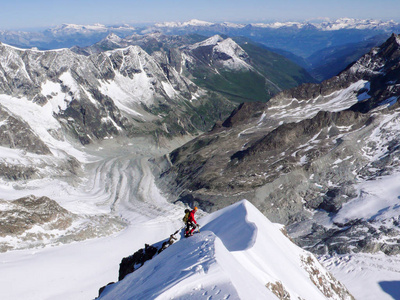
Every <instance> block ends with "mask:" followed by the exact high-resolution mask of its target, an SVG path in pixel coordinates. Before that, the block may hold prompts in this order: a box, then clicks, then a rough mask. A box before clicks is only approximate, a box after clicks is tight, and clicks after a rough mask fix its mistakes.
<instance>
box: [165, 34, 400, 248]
mask: <svg viewBox="0 0 400 300" xmlns="http://www.w3.org/2000/svg"><path fill="white" fill-rule="evenodd" d="M399 66H400V38H399V37H398V36H397V35H392V36H391V37H390V39H388V40H387V41H386V42H385V43H384V44H382V45H381V46H380V47H377V48H373V49H372V50H371V51H370V52H368V53H367V54H365V55H364V56H363V57H362V58H360V59H359V60H358V61H357V62H355V63H354V64H353V65H351V66H349V68H348V69H346V70H344V71H343V72H341V73H340V74H339V75H338V76H335V77H333V78H331V79H329V80H326V81H324V82H322V83H321V84H304V85H301V86H299V87H297V88H294V89H291V90H287V91H284V92H282V93H280V94H278V95H277V96H275V97H274V98H272V99H271V100H270V101H269V102H268V103H266V104H262V103H252V104H243V105H242V106H240V107H239V108H238V109H237V110H235V112H234V113H232V115H231V116H230V117H229V118H228V119H227V120H225V121H224V122H223V123H219V124H216V126H215V127H214V129H213V130H212V131H210V132H208V133H206V134H204V135H202V136H199V137H198V138H196V139H194V140H192V141H190V142H189V143H187V144H185V145H183V146H182V147H180V148H178V149H176V150H175V151H173V152H171V153H170V155H169V156H168V162H169V164H168V165H167V164H165V165H164V167H163V169H162V172H161V173H160V178H159V186H160V187H161V188H163V189H164V190H165V191H168V193H171V194H172V195H173V196H172V197H173V198H174V199H177V198H178V199H179V201H182V202H185V203H189V204H191V205H199V206H201V207H202V208H203V209H205V210H207V211H214V210H218V209H219V208H221V207H224V206H227V205H229V204H231V203H234V202H236V201H238V200H239V199H243V198H246V199H248V200H250V201H251V202H253V203H254V204H255V205H256V206H257V207H258V208H259V209H260V210H261V211H262V212H263V213H264V214H265V215H266V216H268V217H269V218H270V219H271V220H273V221H276V222H280V223H283V224H287V225H289V228H290V233H291V235H292V236H293V237H294V238H295V239H296V241H297V242H298V243H299V244H300V245H302V246H303V247H306V248H308V249H311V250H312V251H314V252H317V253H325V252H330V253H332V252H336V253H349V252H350V251H366V252H375V251H379V250H380V251H384V252H385V253H388V254H396V253H399V247H398V245H397V244H396V243H395V242H394V240H393V238H392V237H393V236H396V235H398V234H399V231H398V228H397V227H396V226H397V225H396V224H398V221H399V220H398V211H397V210H398V208H397V204H396V203H397V201H398V199H397V196H395V197H394V196H393V195H397V194H396V193H397V189H396V188H395V187H394V186H393V187H390V186H388V191H387V193H386V194H385V196H383V197H385V200H382V199H381V196H380V195H379V193H378V194H375V192H371V193H372V194H371V195H369V196H366V194H365V192H364V191H370V190H371V191H372V190H373V191H375V190H376V189H378V187H380V186H381V178H386V179H385V180H386V181H387V182H391V181H395V180H397V178H398V174H400V164H399V161H398V159H397V158H396V157H397V156H398V154H399V149H400V148H399V147H398V146H399V145H398V138H397V137H398V135H399V130H398V126H397V125H396V124H397V123H396V122H397V120H398V118H399V104H398V99H399V97H400V89H399V88H398V83H399V82H398V78H399V77H398V75H399V72H400V68H399ZM159 164H160V165H161V164H162V162H159ZM382 182H383V180H382ZM361 186H362V187H361ZM389 195H391V196H389ZM386 196H387V197H386ZM365 198H366V199H368V201H369V202H368V203H369V205H370V206H368V207H371V210H369V209H366V210H363V209H361V208H360V207H358V206H357V204H359V205H360V206H362V205H364V204H365V201H367V200H364V199H365ZM352 201H353V202H352ZM382 201H383V202H382ZM349 203H353V204H352V205H350V204H349ZM347 205H349V206H350V207H352V208H353V210H351V211H350V210H349V209H344V208H345V207H346V206H347ZM375 207H377V208H376V209H377V210H379V209H384V207H386V208H387V210H383V211H380V210H379V211H377V210H374V209H373V208H375ZM380 226H381V227H380ZM371 228H375V229H374V232H375V234H374V235H373V236H371V235H369V234H367V232H369V230H372V229H371ZM378 228H379V229H378Z"/></svg>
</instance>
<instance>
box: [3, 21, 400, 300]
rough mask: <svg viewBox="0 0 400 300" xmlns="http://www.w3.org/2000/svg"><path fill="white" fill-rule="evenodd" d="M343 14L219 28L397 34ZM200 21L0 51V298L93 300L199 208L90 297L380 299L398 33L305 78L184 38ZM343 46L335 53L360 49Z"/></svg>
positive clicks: (392, 282) (388, 222)
mask: <svg viewBox="0 0 400 300" xmlns="http://www.w3.org/2000/svg"><path fill="white" fill-rule="evenodd" d="M346 22H347V24H348V25H346V26H348V28H347V29H343V28H342V27H343V26H342V25H341V24H342V23H338V24H336V25H335V26H334V25H331V26H330V27H329V26H327V27H325V28H324V29H321V28H318V27H317V26H311V25H307V26H301V25H299V24H297V23H296V24H291V25H289V24H286V25H282V24H275V25H273V26H272V25H271V26H261V25H259V24H258V25H254V26H253V25H251V26H244V27H241V26H238V25H235V26H234V25H232V24H225V25H226V27H229V28H236V29H235V30H241V29H243V30H245V28H246V27H248V28H247V29H248V30H250V31H251V30H255V29H257V30H260V31H263V30H267V31H268V30H271V31H272V30H277V29H282V30H286V31H287V32H291V31H293V32H298V30H311V31H312V32H313V34H314V33H315V32H319V33H322V34H325V33H329V34H333V32H335V33H337V34H339V33H338V32H337V31H341V34H342V33H344V31H346V30H350V33H351V34H350V37H352V36H353V34H354V35H358V34H359V33H360V32H359V31H358V30H361V31H363V30H367V31H368V30H371V31H370V33H371V34H373V37H372V36H371V37H372V40H371V41H367V42H366V44H363V45H362V47H364V48H363V49H364V50H363V51H366V50H365V49H366V48H367V47H369V46H373V45H374V44H375V43H378V41H379V40H380V38H382V37H383V36H384V35H385V34H387V31H385V30H387V29H384V28H392V29H393V28H394V26H396V25H395V24H394V23H388V24H383V23H376V22H373V21H369V22H364V25H363V26H365V27H366V28H364V29H359V28H356V27H358V26H359V25H360V24H361V23H362V22H357V24H358V25H355V23H354V22H352V21H351V20H348V21H345V22H344V23H346ZM353 23H354V24H353ZM351 24H352V25H351ZM167 25H168V26H167ZM281 25H282V26H281ZM351 26H353V27H352V28H350V27H351ZM371 26H372V27H371ZM373 26H375V27H373ZM385 26H389V27H385ZM390 26H391V27H390ZM195 27H196V28H197V29H196V28H195ZM214 27H215V24H207V23H204V22H198V21H192V22H189V23H188V24H178V25H176V24H164V25H163V26H160V25H157V28H165V30H166V32H164V33H163V32H153V28H150V27H149V28H146V29H141V30H148V31H150V32H149V33H146V34H144V32H142V31H141V32H136V33H132V32H130V33H129V34H127V33H128V32H127V31H126V32H125V34H126V35H122V34H121V36H118V35H117V34H114V33H110V32H108V31H107V30H105V31H107V32H103V31H104V27H103V26H101V25H96V26H94V27H93V28H92V27H90V28H81V27H79V26H69V30H72V31H74V33H73V34H76V32H82V30H84V32H85V34H87V35H88V36H91V32H92V31H95V30H98V31H100V32H101V34H105V37H104V38H103V39H102V40H98V41H97V42H96V43H95V44H93V45H90V46H89V45H84V44H81V45H77V46H75V47H71V48H70V49H54V50H46V51H44V50H38V49H21V48H17V47H15V46H10V45H7V44H0V129H1V130H0V153H1V157H0V175H1V176H0V198H1V200H0V208H1V211H0V252H1V254H0V255H1V258H2V264H3V266H4V268H2V269H1V270H0V276H1V277H2V278H3V280H2V283H1V288H2V290H3V291H4V294H5V295H6V297H8V298H10V299H26V298H27V297H28V298H30V299H43V298H65V299H70V298H74V299H81V298H82V299H87V298H89V297H92V298H93V297H94V292H96V293H97V290H98V288H99V287H100V286H101V285H104V284H105V283H107V282H111V281H115V279H114V277H115V275H116V274H117V271H116V268H118V263H119V262H120V261H121V258H122V257H124V256H126V255H130V254H132V253H135V251H137V249H140V247H142V246H143V244H145V243H146V244H147V243H150V244H156V243H157V242H160V240H165V239H166V238H167V237H168V236H169V235H170V234H171V233H172V232H176V231H177V230H178V232H179V229H180V228H181V227H182V222H181V219H182V214H183V211H184V208H187V207H189V206H190V207H193V206H198V207H200V210H199V216H198V217H199V220H201V225H203V226H202V229H201V233H200V234H198V235H197V236H196V235H195V236H194V237H193V239H187V240H182V241H179V242H177V243H176V244H175V245H171V247H170V248H167V250H165V251H164V252H163V253H160V255H159V256H158V255H157V256H156V257H155V258H154V260H152V261H149V262H146V264H144V265H143V267H141V268H140V269H139V270H138V271H135V272H134V273H133V274H131V275H128V276H127V277H126V280H125V279H124V280H125V281H120V282H118V283H116V284H114V285H110V286H109V287H107V288H106V289H105V294H104V295H103V296H101V297H105V298H106V297H110V298H113V297H114V298H115V297H117V296H116V295H118V297H121V298H122V299H123V298H124V297H126V298H129V297H131V298H132V297H133V296H132V295H137V294H135V293H143V295H155V294H157V295H159V296H160V297H164V296H165V297H173V296H176V297H177V298H179V297H181V299H184V298H187V297H188V295H196V296H198V297H199V298H202V297H203V298H206V299H207V298H208V297H211V296H212V297H214V296H215V297H216V298H218V297H225V296H226V297H228V296H229V295H230V297H231V298H243V299H245V298H246V297H249V298H250V297H253V298H254V297H257V296H259V295H263V296H265V297H269V298H271V299H274V298H277V297H278V298H280V299H287V298H288V297H289V296H290V297H291V298H293V297H303V298H306V299H308V298H312V299H313V298H321V299H326V298H327V299H347V298H349V299H351V295H350V293H351V294H353V295H354V297H356V298H357V299H358V298H359V299H367V298H368V297H373V299H377V298H379V299H387V297H395V296H396V293H397V292H396V291H398V290H399V289H398V284H397V283H398V280H397V278H398V273H399V272H400V271H399V270H398V269H397V268H396V266H395V263H394V262H397V261H398V260H397V259H396V255H397V254H398V253H399V249H400V248H399V246H398V235H399V228H398V227H399V222H400V219H399V213H398V212H399V206H398V199H399V197H400V190H399V188H398V179H399V174H400V172H399V171H400V168H399V166H400V165H399V159H398V151H399V149H400V148H399V142H398V140H399V138H398V136H399V130H398V128H399V126H398V118H399V104H398V97H399V96H400V94H399V92H400V89H399V82H398V78H399V76H398V75H399V66H400V37H399V36H398V35H396V34H392V35H391V36H390V37H389V39H387V40H385V41H384V42H383V43H382V44H380V45H379V46H378V47H373V48H372V49H369V50H368V51H367V53H366V54H364V55H362V54H361V52H359V55H362V56H361V57H360V58H359V59H356V57H355V56H354V59H356V60H355V61H353V62H352V63H350V64H349V65H348V66H347V67H346V68H345V69H343V70H342V71H341V72H340V73H339V74H338V75H336V76H333V77H332V78H330V79H327V80H325V81H322V82H321V83H316V82H315V81H314V80H313V78H312V77H311V76H309V74H308V73H307V72H306V71H305V70H304V69H303V68H301V67H299V66H298V65H296V64H294V63H293V62H291V61H289V60H288V59H286V58H284V57H283V56H282V55H279V54H277V53H273V52H271V51H270V49H271V48H267V47H265V45H262V44H260V43H256V42H254V41H253V40H250V39H248V38H247V37H245V36H244V37H243V36H241V37H228V36H226V35H224V34H211V33H212V32H208V33H209V37H204V36H203V34H206V33H207V32H206V31H205V32H201V34H202V35H199V34H198V33H199V32H198V31H197V30H198V28H203V29H204V28H214ZM274 27H275V28H274ZM99 28H100V29H99ZM101 28H103V29H101ZM124 28H125V27H124ZM171 28H172V29H173V30H179V31H181V30H184V29H185V30H186V29H187V28H191V30H192V29H193V30H192V31H193V32H192V33H190V34H187V33H188V32H186V31H185V32H184V33H185V34H183V35H170V33H172V31H170V30H172V29H171ZM174 28H175V29H174ZM307 28H308V29H307ZM335 28H336V29H338V30H333V29H335ZM339 28H342V29H339ZM195 29H196V30H195ZM247 29H246V30H247ZM123 30H124V29H123ZM127 30H128V31H129V30H131V29H127ZM135 30H137V29H136V28H135ZM206 30H210V29H206ZM342 30H344V31H342ZM381 30H382V31H384V33H383V35H381V36H379V37H378V36H377V35H376V34H377V33H379V32H381ZM75 31H76V32H75ZM367 31H365V32H364V33H362V34H365V36H367V35H368V34H366V32H367ZM378 31H379V32H378ZM62 32H63V28H60V31H59V32H57V34H59V35H60V36H62V34H63V33H62ZM346 32H347V31H346ZM138 33H140V34H138ZM166 33H168V34H166ZM193 33H196V34H193ZM347 33H348V32H347ZM381 33H382V32H381ZM54 34H56V33H54ZM225 34H226V33H225ZM296 34H297V33H296ZM207 35H208V34H207ZM325 37H326V36H325ZM330 37H331V38H332V37H333V36H330ZM336 37H337V40H335V38H333V40H334V41H336V42H335V43H337V44H336V45H338V43H339V42H338V41H339V40H340V39H341V38H343V36H342V37H340V38H339V36H336ZM305 39H306V38H305ZM306 40H307V39H306ZM345 40H346V41H347V42H346V43H347V46H344V47H343V52H340V51H339V52H338V53H339V54H338V56H337V57H340V56H341V55H342V56H341V57H348V56H349V55H353V54H352V53H353V51H356V50H357V49H356V50H354V48H358V47H359V46H360V44H358V43H356V44H354V45H356V46H354V47H353V48H352V49H353V50H351V47H350V44H348V39H343V41H345ZM258 42H260V41H258ZM347 47H349V48H347ZM321 49H323V47H322V48H321ZM335 49H338V48H335ZM313 50H315V49H313ZM357 51H358V50H357ZM283 52H284V51H283ZM283 52H282V53H283ZM288 55H289V54H288ZM292 57H294V56H293V55H292ZM321 57H326V56H324V54H323V51H322V52H321ZM317 60H319V59H318V58H316V61H317ZM243 199H247V200H243ZM264 216H266V217H267V218H268V219H269V220H270V221H269V220H267V219H266V218H265V217H264ZM202 217H204V218H202ZM271 222H274V223H279V224H281V225H277V224H274V223H271ZM277 227H278V228H279V229H281V232H279V230H278V229H277ZM203 229H204V230H203ZM282 232H283V233H286V232H287V236H288V237H290V239H291V240H292V241H293V242H294V243H295V244H296V245H295V244H294V243H292V242H290V241H289V240H288V239H287V237H285V236H284V235H283V234H282ZM299 247H301V248H303V249H300V248H299ZM15 250H19V251H15ZM266 251H267V252H266ZM268 251H270V252H268ZM308 251H309V252H308ZM310 252H311V253H313V254H314V255H318V256H317V257H318V259H319V261H320V262H323V263H324V265H325V267H326V268H328V269H330V270H332V273H335V274H334V275H335V277H337V278H338V279H339V280H344V281H343V282H344V283H345V284H346V285H348V288H349V291H350V292H348V291H347V290H346V289H345V288H344V287H343V286H342V284H340V283H339V282H338V281H337V280H336V279H334V278H333V276H332V275H330V274H329V273H328V272H327V271H326V269H324V268H323V267H322V266H321V265H319V263H318V262H317V260H316V259H315V258H314V256H313V254H311V253H310ZM266 253H267V254H268V253H269V255H267V254H266ZM184 254H186V255H184ZM190 255H193V256H190ZM163 257H164V258H165V259H166V260H164V259H163ZM185 257H189V258H188V259H185ZM302 257H303V258H304V257H306V258H305V259H302ZM171 262H175V264H174V266H176V265H178V268H177V269H176V268H174V266H172V265H171ZM282 265H283V266H284V268H283V267H282ZM366 266H367V267H366ZM39 268H40V270H41V271H40V276H36V275H35V274H36V272H37V270H38V269H39ZM21 270H23V272H21ZM60 270H63V271H62V272H60ZM157 270H159V271H160V273H159V275H158V276H154V275H155V274H156V273H157ZM383 270H384V271H383ZM136 272H138V273H136ZM237 274H239V275H240V274H246V275H245V276H244V277H241V275H240V276H239V275H237ZM293 274H298V276H294V275H293ZM371 274H373V276H372V275H371ZM213 275H215V276H216V277H218V278H222V279H221V281H218V282H216V280H214V277H213ZM252 276H253V277H254V278H253V277H252ZM161 279H163V280H161ZM296 279H297V280H299V281H296ZM159 280H161V281H159ZM396 280H397V281H396ZM137 281H139V282H140V283H141V284H140V285H139V286H135V282H137ZM16 282H17V283H21V284H20V286H21V287H20V288H19V289H13V288H11V287H13V286H15V283H16ZM49 282H51V283H52V284H51V285H49ZM165 282H168V283H169V284H168V285H166V286H162V284H163V283H165ZM181 283H182V284H181ZM183 283H185V284H187V286H188V287H189V288H188V289H185V287H184V285H185V284H183ZM366 283H367V284H366ZM248 285H250V286H251V287H252V288H249V286H248ZM132 286H134V288H131V287H132ZM185 286H186V285H185ZM365 286H368V288H366V287H365ZM217 287H218V288H217ZM339 287H340V288H339ZM142 288H143V290H141V289H142ZM217 293H221V294H222V295H223V296H221V295H219V294H217ZM27 295H28V296H27ZM107 295H108V296H107ZM218 295H219V296H218ZM317 295H318V296H317ZM338 295H339V296H338ZM314 296H315V297H314ZM135 297H136V296H135ZM215 297H214V298H215ZM385 297H386V298H385Z"/></svg>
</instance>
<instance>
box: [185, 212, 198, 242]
mask: <svg viewBox="0 0 400 300" xmlns="http://www.w3.org/2000/svg"><path fill="white" fill-rule="evenodd" d="M196 211H197V207H196V206H195V207H194V208H193V210H191V211H190V212H189V213H188V215H187V221H186V230H185V237H189V236H192V235H193V231H194V230H195V229H196V226H197V227H200V225H199V224H197V222H196V219H195V218H194V214H195V213H196ZM185 218H186V215H185Z"/></svg>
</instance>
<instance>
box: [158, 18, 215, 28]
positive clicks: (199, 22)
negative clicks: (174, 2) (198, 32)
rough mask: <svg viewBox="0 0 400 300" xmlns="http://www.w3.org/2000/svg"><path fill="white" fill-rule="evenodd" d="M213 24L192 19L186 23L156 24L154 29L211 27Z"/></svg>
mask: <svg viewBox="0 0 400 300" xmlns="http://www.w3.org/2000/svg"><path fill="white" fill-rule="evenodd" d="M211 25H214V23H210V22H206V21H201V20H197V19H192V20H190V21H187V22H163V23H156V24H155V26H156V27H187V26H211Z"/></svg>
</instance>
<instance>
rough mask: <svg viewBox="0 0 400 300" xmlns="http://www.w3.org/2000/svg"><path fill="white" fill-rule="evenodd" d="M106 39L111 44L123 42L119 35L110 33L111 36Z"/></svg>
mask: <svg viewBox="0 0 400 300" xmlns="http://www.w3.org/2000/svg"><path fill="white" fill-rule="evenodd" d="M106 39H107V40H108V41H111V42H114V43H118V42H121V41H122V39H121V38H120V37H119V36H118V35H116V34H115V33H110V34H109V35H107V37H106Z"/></svg>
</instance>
